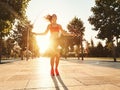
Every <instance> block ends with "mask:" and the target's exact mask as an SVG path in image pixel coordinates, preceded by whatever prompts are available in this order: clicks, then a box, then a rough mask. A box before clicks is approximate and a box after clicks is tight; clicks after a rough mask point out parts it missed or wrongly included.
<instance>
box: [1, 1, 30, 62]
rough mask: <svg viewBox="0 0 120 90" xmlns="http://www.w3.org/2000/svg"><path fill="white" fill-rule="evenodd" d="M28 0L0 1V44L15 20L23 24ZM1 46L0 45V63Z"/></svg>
mask: <svg viewBox="0 0 120 90" xmlns="http://www.w3.org/2000/svg"><path fill="white" fill-rule="evenodd" d="M29 1H30V0H0V43H1V42H2V38H3V37H4V36H7V35H8V34H9V33H10V30H11V29H12V27H13V25H14V24H15V22H16V20H19V21H21V22H24V21H25V20H26V19H25V18H26V15H25V13H26V8H27V5H28V2H29ZM1 51H2V46H1V44H0V62H1Z"/></svg>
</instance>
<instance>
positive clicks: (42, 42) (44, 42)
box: [36, 33, 50, 53]
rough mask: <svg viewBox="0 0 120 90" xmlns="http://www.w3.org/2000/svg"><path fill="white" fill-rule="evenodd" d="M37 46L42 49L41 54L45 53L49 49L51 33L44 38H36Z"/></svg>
mask: <svg viewBox="0 0 120 90" xmlns="http://www.w3.org/2000/svg"><path fill="white" fill-rule="evenodd" d="M36 40H37V44H38V46H39V48H40V53H44V52H45V51H46V50H47V48H48V47H49V43H50V41H49V33H48V34H46V35H44V36H36Z"/></svg>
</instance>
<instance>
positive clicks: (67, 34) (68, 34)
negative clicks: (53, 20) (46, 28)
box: [60, 25, 76, 36]
mask: <svg viewBox="0 0 120 90" xmlns="http://www.w3.org/2000/svg"><path fill="white" fill-rule="evenodd" d="M60 30H61V33H62V34H63V35H65V36H76V35H75V34H71V33H67V32H66V31H65V30H63V28H62V26H61V25H60Z"/></svg>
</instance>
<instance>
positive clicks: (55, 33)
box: [49, 25, 60, 39]
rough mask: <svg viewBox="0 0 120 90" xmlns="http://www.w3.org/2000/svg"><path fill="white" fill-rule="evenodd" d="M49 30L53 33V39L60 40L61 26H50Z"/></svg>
mask: <svg viewBox="0 0 120 90" xmlns="http://www.w3.org/2000/svg"><path fill="white" fill-rule="evenodd" d="M49 29H50V33H51V36H50V38H51V39H58V38H59V37H60V35H59V34H60V33H59V31H60V26H59V25H55V26H52V25H50V27H49Z"/></svg>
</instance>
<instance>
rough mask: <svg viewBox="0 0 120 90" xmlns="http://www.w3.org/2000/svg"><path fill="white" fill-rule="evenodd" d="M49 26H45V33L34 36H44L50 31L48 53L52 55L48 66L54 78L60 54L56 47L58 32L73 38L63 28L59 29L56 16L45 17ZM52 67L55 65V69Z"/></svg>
mask: <svg viewBox="0 0 120 90" xmlns="http://www.w3.org/2000/svg"><path fill="white" fill-rule="evenodd" d="M45 18H46V19H47V20H48V21H49V22H50V24H49V25H48V26H47V29H46V30H45V32H43V33H34V34H35V35H45V34H47V33H48V31H50V40H51V46H50V47H51V48H50V52H51V53H52V55H51V59H50V64H51V72H50V73H51V75H52V76H54V72H55V74H56V75H59V72H58V65H59V58H60V54H59V51H58V49H57V48H58V45H59V36H60V32H61V33H62V34H63V35H67V36H70V35H71V36H73V34H68V33H66V32H65V31H64V30H63V28H62V27H61V25H60V24H57V16H56V14H53V15H47V16H46V17H45ZM54 65H55V69H54Z"/></svg>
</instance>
